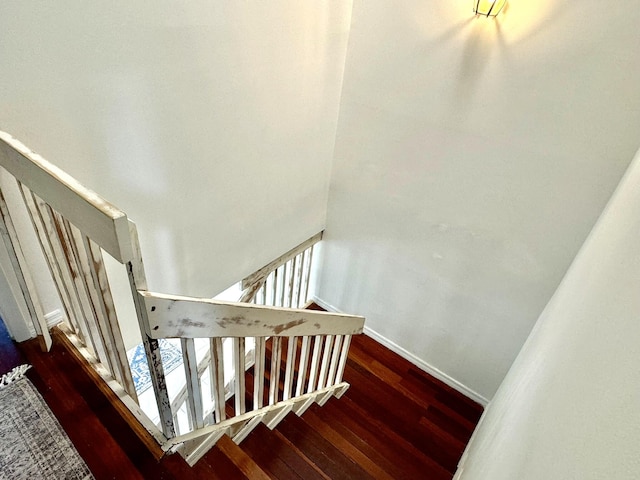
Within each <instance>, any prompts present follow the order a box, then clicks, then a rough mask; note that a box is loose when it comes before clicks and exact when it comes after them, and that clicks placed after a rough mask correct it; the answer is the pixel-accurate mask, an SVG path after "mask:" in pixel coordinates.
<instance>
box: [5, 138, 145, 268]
mask: <svg viewBox="0 0 640 480" xmlns="http://www.w3.org/2000/svg"><path fill="white" fill-rule="evenodd" d="M0 165H2V166H3V167H4V168H5V169H6V170H7V171H8V172H9V173H11V174H12V175H13V176H14V177H15V178H16V179H18V180H19V181H20V183H22V184H24V185H25V186H27V187H28V188H29V189H30V190H32V191H33V192H35V193H36V195H38V196H39V197H40V198H42V199H43V200H44V201H45V202H46V203H48V204H49V205H51V206H52V207H53V208H54V209H55V210H56V211H57V212H59V213H60V214H62V216H64V217H65V218H66V219H67V220H69V221H70V222H71V223H73V224H74V225H76V226H77V227H78V228H79V229H80V230H81V231H82V232H83V233H85V234H86V235H88V236H89V237H90V238H91V239H92V240H93V241H95V242H96V243H97V244H98V245H100V246H101V247H102V248H104V249H105V250H106V251H107V252H109V253H110V254H111V255H112V256H113V257H114V258H115V259H116V260H118V261H119V262H121V263H125V262H126V261H128V260H129V259H130V258H131V252H132V248H131V239H130V237H129V228H128V225H127V223H128V219H127V216H126V214H125V213H124V212H123V211H121V210H119V209H118V208H117V207H115V206H114V205H112V204H110V203H109V202H107V201H106V200H104V199H103V198H101V197H100V196H99V195H98V194H96V193H95V192H93V191H91V190H89V189H88V188H86V187H84V186H82V185H81V184H80V182H78V181H77V180H76V179H74V178H73V177H71V175H69V174H67V173H66V172H64V171H63V170H61V169H60V168H58V167H56V166H55V165H53V164H51V163H49V162H48V161H47V160H45V159H44V158H42V157H41V156H40V155H38V154H37V153H34V152H32V151H31V150H29V148H27V147H26V146H25V145H23V144H22V143H21V142H20V141H18V140H16V139H15V138H13V137H12V136H11V135H9V134H8V133H5V132H0Z"/></svg>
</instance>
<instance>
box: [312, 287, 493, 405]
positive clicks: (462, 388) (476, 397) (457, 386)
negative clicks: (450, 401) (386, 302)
mask: <svg viewBox="0 0 640 480" xmlns="http://www.w3.org/2000/svg"><path fill="white" fill-rule="evenodd" d="M312 299H313V301H314V302H315V303H317V304H318V305H319V306H321V307H322V308H324V309H325V310H327V311H329V312H335V313H340V310H339V309H337V308H336V307H334V306H333V305H331V304H330V303H327V302H325V301H324V300H322V299H320V298H318V297H315V296H314V297H312ZM364 334H365V335H368V336H369V337H371V338H373V339H374V340H375V341H376V342H378V343H380V344H382V345H384V346H385V347H387V348H388V349H389V350H391V351H392V352H395V353H397V354H398V355H400V356H401V357H402V358H404V359H405V360H408V361H409V362H411V363H413V364H414V365H415V366H416V367H418V368H420V369H421V370H424V371H425V372H427V373H428V374H430V375H432V376H434V377H435V378H437V379H438V380H440V381H442V382H443V383H445V384H446V385H448V386H450V387H451V388H453V389H454V390H456V391H458V392H460V393H462V394H463V395H464V396H466V397H468V398H470V399H471V400H473V401H474V402H477V403H479V404H480V405H482V406H483V407H486V406H487V405H488V404H489V400H488V399H487V398H486V397H484V396H483V395H480V394H479V393H478V392H476V391H475V390H473V389H471V388H469V387H467V386H466V385H464V384H462V383H460V382H459V381H458V380H456V379H455V378H453V377H451V376H449V375H447V374H446V373H444V372H443V371H441V370H440V369H438V368H436V367H434V366H433V365H430V364H429V363H427V362H425V361H424V360H422V359H421V358H419V357H417V356H416V355H414V354H413V353H411V352H409V351H408V350H405V349H404V348H403V347H401V346H400V345H398V344H396V343H395V342H393V341H391V340H389V339H388V338H386V337H384V336H383V335H380V334H379V333H378V332H376V331H375V330H372V329H371V328H369V327H366V326H365V327H364Z"/></svg>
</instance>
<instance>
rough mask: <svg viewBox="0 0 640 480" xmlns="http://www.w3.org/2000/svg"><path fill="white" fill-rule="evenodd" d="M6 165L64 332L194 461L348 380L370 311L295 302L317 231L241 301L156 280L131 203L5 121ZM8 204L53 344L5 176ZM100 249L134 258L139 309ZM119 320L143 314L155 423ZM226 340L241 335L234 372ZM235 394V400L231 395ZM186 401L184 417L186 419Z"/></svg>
mask: <svg viewBox="0 0 640 480" xmlns="http://www.w3.org/2000/svg"><path fill="white" fill-rule="evenodd" d="M0 166H1V167H2V168H3V169H4V170H5V171H6V172H8V173H9V174H10V175H11V176H13V177H14V178H15V185H16V190H17V192H19V194H18V196H19V197H20V198H21V199H22V201H23V202H24V205H25V206H26V212H27V215H28V216H29V218H30V220H31V223H32V225H33V228H34V230H35V232H36V235H37V239H38V241H39V243H40V246H41V248H42V250H43V252H44V255H45V258H46V261H47V264H48V267H49V270H50V273H51V278H52V282H53V284H54V285H55V287H56V289H57V291H58V294H59V296H60V299H61V302H62V305H63V307H64V311H65V315H66V319H67V322H66V324H65V325H64V326H63V327H62V330H63V332H64V333H65V334H66V335H67V336H68V337H69V338H70V340H71V342H72V343H73V344H74V345H76V347H77V348H78V349H79V351H80V352H81V353H82V354H83V355H84V356H85V357H86V358H87V360H88V361H89V362H90V363H91V364H92V365H93V366H94V367H95V368H96V371H97V372H98V373H99V374H100V375H101V376H102V377H103V378H104V379H105V381H106V382H107V383H108V385H109V386H111V388H112V389H113V390H114V392H116V394H118V396H119V397H120V398H121V400H122V401H123V403H124V404H125V405H126V406H127V407H128V408H129V410H131V412H132V413H133V414H134V415H135V416H136V417H137V418H138V420H139V421H140V422H141V424H142V425H143V426H144V427H145V428H146V429H147V430H148V431H149V432H150V433H151V434H152V435H153V436H154V438H155V439H156V440H157V441H158V442H159V443H160V444H161V445H162V447H163V449H164V450H165V451H179V452H181V453H182V455H183V456H184V457H185V458H186V459H187V461H188V462H189V463H190V464H193V463H195V462H196V461H197V460H198V459H199V458H200V457H201V456H202V455H203V454H204V453H206V451H207V450H208V449H209V448H210V447H211V446H212V445H214V444H215V442H216V441H217V440H218V439H219V438H220V437H221V436H222V435H224V434H228V435H230V436H231V437H232V438H233V440H234V441H236V442H238V443H239V442H240V441H242V439H244V438H245V437H246V436H247V435H248V434H249V433H250V432H251V430H252V429H253V428H254V427H255V426H256V425H258V424H259V423H260V422H263V423H265V424H266V425H267V426H269V427H270V428H273V427H275V425H277V423H278V422H279V421H280V420H281V419H282V418H284V416H285V415H286V414H287V413H288V412H290V411H292V410H293V411H294V412H295V413H297V414H302V413H303V412H304V411H305V410H306V409H307V408H308V407H309V406H310V405H311V404H312V403H313V402H318V403H320V404H324V402H326V401H327V400H328V398H330V397H331V396H332V395H335V396H340V395H342V393H343V392H344V391H345V390H346V388H348V384H347V383H344V382H343V381H342V373H343V370H344V366H345V362H346V359H347V353H348V349H349V343H350V338H351V335H353V334H358V333H361V332H362V328H363V324H364V319H363V318H362V317H358V316H351V315H342V314H333V313H327V312H317V311H310V310H304V309H301V308H291V307H302V306H304V303H305V302H306V297H307V292H308V288H309V287H308V286H309V272H310V265H311V260H312V247H313V245H314V244H315V243H316V242H317V241H318V240H319V236H315V237H313V238H311V239H309V240H308V241H307V242H305V243H303V244H302V245H301V246H300V247H298V248H296V249H293V250H292V251H290V252H288V253H286V254H285V255H283V256H282V257H280V258H278V259H276V260H274V262H271V263H270V264H268V265H266V266H265V267H263V268H262V269H260V270H258V271H257V272H256V273H254V274H252V275H250V276H249V277H247V278H246V279H245V280H244V281H243V288H244V290H243V294H242V298H241V299H240V300H241V302H238V303H233V302H224V301H218V300H211V299H202V298H192V297H183V296H176V295H166V294H160V293H153V292H149V291H148V288H147V282H146V276H145V272H144V266H143V262H142V256H141V252H140V247H139V242H138V236H137V230H136V226H135V224H134V223H133V222H132V221H131V220H129V219H128V218H127V216H126V214H125V213H124V212H122V211H121V210H119V209H118V208H116V207H115V206H113V205H111V204H110V203H108V202H106V201H105V200H103V199H102V198H101V197H99V196H98V195H96V194H95V193H94V192H92V191H90V190H88V189H86V188H85V187H83V186H82V185H80V184H79V183H78V182H77V181H76V180H74V179H73V178H72V177H70V176H69V175H67V174H66V173H65V172H63V171H61V170H60V169H58V168H56V167H55V166H53V165H52V164H50V163H49V162H47V161H46V160H44V159H43V158H42V157H40V156H39V155H37V154H35V153H33V152H31V151H30V150H29V149H28V148H26V147H25V146H24V145H22V144H21V143H20V142H18V141H17V140H15V139H14V138H12V137H11V136H10V135H8V134H6V133H3V132H0ZM5 184H6V182H5V183H3V185H5ZM14 196H15V195H14ZM0 213H1V215H0V234H1V235H2V237H3V241H4V243H5V245H6V247H7V251H8V252H9V256H10V259H11V262H12V266H13V268H14V271H15V273H16V277H17V278H18V283H19V285H20V287H21V289H22V293H23V296H24V299H25V302H26V303H27V307H28V309H29V312H30V314H31V316H32V318H33V320H34V326H35V328H36V331H37V333H38V335H39V336H40V337H41V338H42V344H43V347H44V348H45V349H48V348H49V347H50V345H51V338H50V335H49V332H48V329H47V325H46V322H45V321H44V315H43V314H42V308H41V306H40V303H39V301H38V295H37V292H36V289H35V286H34V282H33V280H32V278H31V275H30V273H29V264H28V262H27V261H26V259H25V256H24V253H23V250H22V247H21V242H20V235H19V233H18V232H17V231H16V228H15V225H14V221H13V216H14V215H15V212H14V213H12V208H11V205H9V204H8V202H7V201H6V199H5V195H4V194H3V191H2V189H1V188H0ZM103 251H104V252H107V253H108V254H109V255H111V256H112V257H113V258H114V259H115V260H117V261H118V262H119V263H121V264H122V265H124V267H125V269H126V272H127V276H128V279H129V284H130V288H131V294H132V298H133V302H134V305H135V308H136V319H118V318H117V315H116V309H115V308H114V302H113V298H112V296H111V290H110V284H109V278H108V275H107V272H106V269H105V265H104V261H103ZM251 302H252V303H251ZM122 321H134V322H135V321H137V323H138V325H139V328H140V332H141V334H142V340H143V345H144V349H145V352H146V356H147V361H148V363H149V371H150V376H151V381H152V385H153V392H154V396H155V401H156V405H157V410H158V417H159V420H158V422H157V423H156V422H153V421H151V420H150V418H149V416H148V415H147V413H146V412H144V411H143V410H142V409H141V408H140V407H139V405H138V403H137V393H136V390H135V387H134V383H133V380H132V376H131V371H130V367H129V364H128V363H127V358H126V352H125V348H124V342H123V339H122V334H121V331H120V324H119V322H122ZM164 338H179V339H180V343H181V347H182V355H183V368H184V376H185V386H184V388H183V389H182V390H180V391H179V392H178V394H177V395H175V396H174V398H170V395H169V391H168V389H167V385H166V377H165V372H164V367H163V365H162V361H161V352H160V346H159V340H160V339H164ZM202 342H205V344H206V348H205V349H204V353H203V354H201V355H200V358H198V352H197V350H196V344H197V343H198V344H200V345H202ZM225 344H231V345H232V346H233V350H232V352H233V354H232V358H233V360H232V363H233V378H232V379H231V381H229V382H227V381H225V374H224V372H225V368H224V367H225V366H224V363H225V362H224V347H223V346H224V345H225ZM248 346H250V348H248ZM202 350H203V349H201V348H199V349H198V351H202ZM248 369H249V370H248ZM205 380H206V381H205ZM203 385H205V386H206V387H207V388H203ZM231 397H233V402H232V403H229V402H227V400H228V399H230V398H231ZM182 410H186V413H187V421H186V422H181V421H179V419H178V417H179V412H180V411H182ZM181 424H184V426H181Z"/></svg>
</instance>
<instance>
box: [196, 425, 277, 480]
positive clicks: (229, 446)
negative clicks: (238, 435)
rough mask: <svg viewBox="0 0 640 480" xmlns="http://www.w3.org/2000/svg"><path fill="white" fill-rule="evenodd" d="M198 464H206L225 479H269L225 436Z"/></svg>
mask: <svg viewBox="0 0 640 480" xmlns="http://www.w3.org/2000/svg"><path fill="white" fill-rule="evenodd" d="M200 462H205V463H207V464H208V465H209V466H210V467H211V468H212V469H214V470H216V472H217V473H218V474H220V475H221V476H222V478H225V479H235V478H238V479H242V478H246V479H249V480H269V479H270V478H271V477H270V476H269V475H267V473H266V472H265V471H264V470H263V469H262V468H260V466H259V465H258V464H257V463H256V462H255V461H254V460H253V459H252V458H251V457H250V456H249V455H248V454H247V453H246V452H245V451H244V450H243V449H242V448H241V447H239V446H238V445H236V444H235V443H234V442H233V440H231V438H230V437H228V436H227V435H224V436H223V437H222V438H220V440H218V442H217V443H216V445H215V446H214V447H213V448H212V449H211V450H209V451H208V452H207V453H206V454H205V455H204V457H203V458H202V460H200ZM200 462H198V463H200Z"/></svg>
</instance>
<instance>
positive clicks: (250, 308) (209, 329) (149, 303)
mask: <svg viewBox="0 0 640 480" xmlns="http://www.w3.org/2000/svg"><path fill="white" fill-rule="evenodd" d="M138 294H139V296H140V298H141V300H142V301H143V302H144V306H145V309H146V312H147V316H148V318H149V327H150V331H151V337H152V338H211V337H270V336H282V337H291V336H303V335H355V334H358V333H362V329H363V327H364V317H360V316H357V315H345V314H338V313H329V312H319V311H314V310H304V309H293V308H281V307H267V306H263V305H253V304H246V303H233V302H224V301H221V300H212V299H208V298H194V297H184V296H178V295H165V294H161V293H153V292H147V291H140V292H138Z"/></svg>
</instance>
